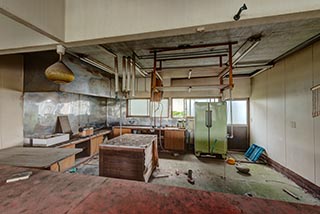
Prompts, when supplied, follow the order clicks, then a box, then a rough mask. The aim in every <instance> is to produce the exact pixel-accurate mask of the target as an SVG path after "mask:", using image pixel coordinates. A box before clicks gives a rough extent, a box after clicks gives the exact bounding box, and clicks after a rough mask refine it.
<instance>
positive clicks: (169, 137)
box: [164, 130, 185, 151]
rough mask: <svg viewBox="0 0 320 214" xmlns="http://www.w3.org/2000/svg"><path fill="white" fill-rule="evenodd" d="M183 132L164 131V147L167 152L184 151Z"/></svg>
mask: <svg viewBox="0 0 320 214" xmlns="http://www.w3.org/2000/svg"><path fill="white" fill-rule="evenodd" d="M184 144H185V132H184V131H180V130H165V131H164V147H165V149H168V150H176V151H184Z"/></svg>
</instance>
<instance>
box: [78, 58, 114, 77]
mask: <svg viewBox="0 0 320 214" xmlns="http://www.w3.org/2000/svg"><path fill="white" fill-rule="evenodd" d="M80 60H81V61H83V62H86V63H88V64H90V65H92V66H94V67H96V68H99V69H101V70H103V71H105V72H108V73H111V74H115V72H114V70H113V69H112V68H111V67H109V66H107V65H105V64H103V63H101V62H99V61H96V60H94V59H90V58H88V57H80Z"/></svg>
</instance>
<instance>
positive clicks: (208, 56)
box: [157, 54, 227, 62]
mask: <svg viewBox="0 0 320 214" xmlns="http://www.w3.org/2000/svg"><path fill="white" fill-rule="evenodd" d="M223 56H227V54H218V55H206V56H191V57H177V58H165V59H158V60H157V61H160V62H161V61H175V60H189V59H204V58H216V57H219V58H221V57H223Z"/></svg>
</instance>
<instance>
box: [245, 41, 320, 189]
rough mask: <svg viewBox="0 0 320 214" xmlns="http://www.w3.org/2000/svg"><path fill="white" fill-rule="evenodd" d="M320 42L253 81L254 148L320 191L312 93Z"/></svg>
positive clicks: (319, 144)
mask: <svg viewBox="0 0 320 214" xmlns="http://www.w3.org/2000/svg"><path fill="white" fill-rule="evenodd" d="M319 61H320V42H318V43H315V44H314V45H312V46H309V47H307V48H305V49H303V50H301V51H299V52H297V53H295V54H293V55H291V56H289V57H287V58H285V59H284V60H282V61H280V62H279V63H277V64H276V65H275V67H274V68H272V69H270V70H268V71H266V72H264V73H262V74H260V75H258V76H256V77H254V78H253V80H252V88H251V90H252V92H251V101H250V109H251V113H250V114H251V115H250V117H251V130H250V133H251V136H250V138H251V143H256V144H258V145H261V146H263V147H264V148H265V149H266V150H267V153H268V155H269V156H270V158H272V159H273V160H275V161H277V162H278V163H280V164H282V165H283V166H285V167H287V168H289V169H291V170H292V171H294V172H296V173H297V174H299V175H301V176H303V177H304V178H306V179H308V180H309V181H311V182H313V183H315V184H317V185H320V134H319V130H320V117H317V118H313V117H312V92H311V90H310V88H311V87H312V86H314V85H316V84H319V83H320V63H319Z"/></svg>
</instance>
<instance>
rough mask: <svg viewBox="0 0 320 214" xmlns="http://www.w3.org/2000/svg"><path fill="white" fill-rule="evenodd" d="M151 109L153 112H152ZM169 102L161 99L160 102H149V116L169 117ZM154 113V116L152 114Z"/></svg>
mask: <svg viewBox="0 0 320 214" xmlns="http://www.w3.org/2000/svg"><path fill="white" fill-rule="evenodd" d="M153 109H154V110H155V112H153ZM168 109H169V100H168V99H162V100H161V101H160V102H150V115H152V116H154V117H160V115H161V117H169V114H168ZM153 113H154V114H153Z"/></svg>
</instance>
